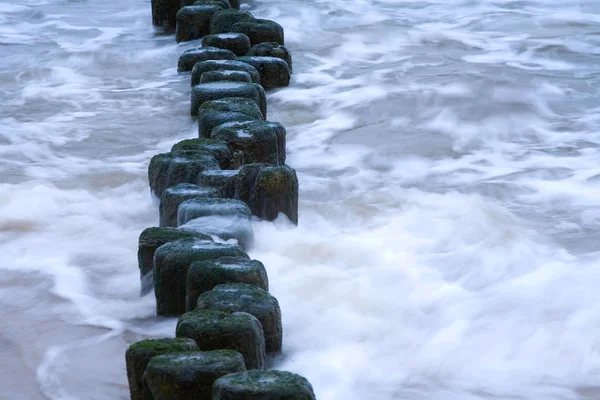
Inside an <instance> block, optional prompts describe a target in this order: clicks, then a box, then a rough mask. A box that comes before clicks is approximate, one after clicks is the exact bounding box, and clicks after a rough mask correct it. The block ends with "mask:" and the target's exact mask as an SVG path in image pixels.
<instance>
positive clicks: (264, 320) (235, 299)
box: [196, 283, 283, 353]
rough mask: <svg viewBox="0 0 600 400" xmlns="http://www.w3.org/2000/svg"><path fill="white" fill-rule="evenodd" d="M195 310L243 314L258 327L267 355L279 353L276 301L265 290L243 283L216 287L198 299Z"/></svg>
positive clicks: (281, 333) (278, 315) (277, 303)
mask: <svg viewBox="0 0 600 400" xmlns="http://www.w3.org/2000/svg"><path fill="white" fill-rule="evenodd" d="M196 308H197V309H199V310H216V311H224V312H238V311H241V312H247V313H248V314H252V315H254V316H255V317H256V318H257V319H258V320H259V321H260V323H261V325H262V327H263V331H264V334H265V349H266V351H267V353H273V352H279V351H281V342H282V335H283V328H282V325H281V310H280V308H279V302H278V301H277V299H276V298H275V297H273V296H271V295H270V294H269V292H267V291H266V290H263V289H260V288H258V287H257V286H254V285H250V284H247V283H229V284H224V285H217V286H215V287H214V288H213V289H212V290H209V291H208V292H204V293H202V294H201V295H200V297H198V303H197V304H196Z"/></svg>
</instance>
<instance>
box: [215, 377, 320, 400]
mask: <svg viewBox="0 0 600 400" xmlns="http://www.w3.org/2000/svg"><path fill="white" fill-rule="evenodd" d="M247 399H252V400H283V399H285V400H315V394H314V391H313V388H312V385H311V384H310V382H308V380H306V378H304V377H302V376H300V375H296V374H293V373H291V372H286V371H258V370H254V371H246V372H238V373H233V374H230V375H225V376H223V377H222V378H219V379H217V380H216V381H215V383H214V385H213V397H212V400H247Z"/></svg>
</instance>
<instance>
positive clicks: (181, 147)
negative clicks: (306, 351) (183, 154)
mask: <svg viewBox="0 0 600 400" xmlns="http://www.w3.org/2000/svg"><path fill="white" fill-rule="evenodd" d="M171 151H172V152H174V151H201V152H207V153H211V154H212V155H213V156H214V157H215V158H216V159H217V161H218V162H219V166H220V167H221V169H230V168H231V158H232V157H233V150H232V149H231V146H229V144H228V143H227V142H225V141H223V140H214V139H207V138H200V139H186V140H182V141H181V142H178V143H175V144H174V145H173V147H172V148H171Z"/></svg>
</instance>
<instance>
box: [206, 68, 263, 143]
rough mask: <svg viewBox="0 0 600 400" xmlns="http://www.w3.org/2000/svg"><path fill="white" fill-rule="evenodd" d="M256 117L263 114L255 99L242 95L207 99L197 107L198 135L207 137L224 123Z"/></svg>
mask: <svg viewBox="0 0 600 400" xmlns="http://www.w3.org/2000/svg"><path fill="white" fill-rule="evenodd" d="M213 72H217V71H213ZM221 72H233V71H221ZM238 72H239V71H238ZM206 73H208V72H205V74H206ZM203 76H204V74H203ZM257 119H261V120H262V119H263V115H262V112H261V110H260V107H259V105H258V103H257V102H256V101H255V100H252V99H248V98H243V97H227V98H223V99H218V100H213V101H207V102H205V103H203V104H202V105H201V106H200V108H199V109H198V135H199V136H200V137H201V138H208V137H210V135H211V133H212V131H213V129H214V128H216V127H217V126H219V125H222V124H224V123H227V122H245V121H252V120H257Z"/></svg>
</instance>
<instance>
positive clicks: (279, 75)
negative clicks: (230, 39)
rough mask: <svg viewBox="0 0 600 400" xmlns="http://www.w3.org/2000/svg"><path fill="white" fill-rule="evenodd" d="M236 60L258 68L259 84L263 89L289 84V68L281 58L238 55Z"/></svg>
mask: <svg viewBox="0 0 600 400" xmlns="http://www.w3.org/2000/svg"><path fill="white" fill-rule="evenodd" d="M237 61H241V62H245V63H248V64H250V65H252V66H253V67H254V68H256V69H257V70H258V72H259V73H260V84H261V85H262V86H263V87H264V88H265V90H269V89H274V88H278V87H285V86H288V85H289V84H290V68H289V66H288V64H287V63H286V62H285V61H284V60H282V59H281V58H277V57H267V56H252V57H249V56H246V57H238V58H237Z"/></svg>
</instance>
